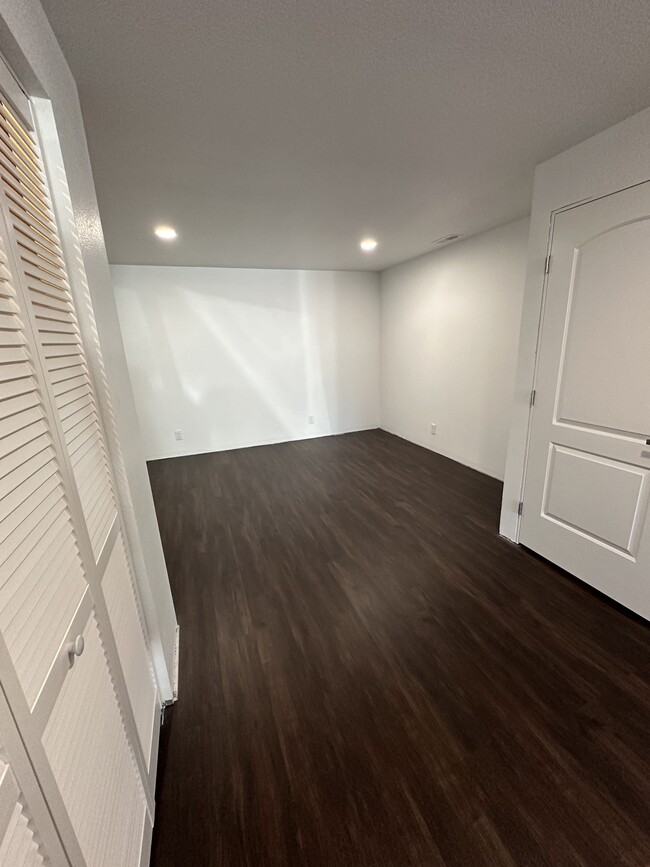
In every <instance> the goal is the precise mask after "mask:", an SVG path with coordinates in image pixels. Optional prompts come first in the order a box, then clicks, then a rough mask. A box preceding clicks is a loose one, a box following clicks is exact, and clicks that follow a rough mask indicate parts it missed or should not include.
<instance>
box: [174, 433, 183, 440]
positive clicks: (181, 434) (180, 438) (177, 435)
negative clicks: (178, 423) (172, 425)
mask: <svg viewBox="0 0 650 867" xmlns="http://www.w3.org/2000/svg"><path fill="white" fill-rule="evenodd" d="M174 439H175V440H177V441H178V440H182V439H183V431H182V430H175V431H174Z"/></svg>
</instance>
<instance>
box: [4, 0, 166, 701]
mask: <svg viewBox="0 0 650 867" xmlns="http://www.w3.org/2000/svg"><path fill="white" fill-rule="evenodd" d="M0 49H1V51H2V54H3V55H4V57H5V58H6V60H7V62H8V63H9V64H10V66H11V67H12V69H13V70H14V72H15V73H16V75H17V76H18V77H19V79H20V82H21V84H22V86H23V87H24V88H25V90H26V92H27V93H28V94H29V95H30V96H33V97H46V98H47V99H49V100H51V104H52V109H53V114H54V117H55V119H56V128H57V131H58V139H59V144H60V152H59V156H62V158H63V164H64V167H65V172H66V176H67V181H68V184H69V194H70V201H69V203H66V205H67V213H69V212H70V205H71V206H72V211H73V213H74V217H75V224H76V229H77V237H76V238H75V239H74V243H75V245H76V250H75V256H74V257H73V258H71V259H70V261H69V262H68V267H69V271H70V275H71V279H72V289H73V292H75V294H77V289H78V288H79V286H81V287H82V288H83V287H84V286H85V281H86V278H87V281H88V285H89V287H90V296H91V299H92V304H93V307H94V312H95V317H96V327H97V332H98V334H99V339H100V341H101V345H102V351H103V357H104V363H105V368H106V379H107V391H108V393H109V394H110V399H111V402H112V405H113V408H114V410H115V419H116V426H117V434H118V436H119V440H120V443H121V456H118V455H117V454H116V448H115V443H113V442H112V433H111V431H110V426H109V430H108V435H109V443H108V445H109V451H111V459H112V462H113V463H114V465H116V464H122V466H123V469H124V472H119V473H118V479H117V481H118V496H119V500H120V506H121V509H122V514H123V516H124V519H125V525H126V530H127V535H128V539H129V545H130V549H131V552H132V554H133V561H134V565H135V570H136V577H137V580H138V586H139V589H140V595H141V598H142V602H143V607H144V614H145V618H146V621H147V628H148V631H149V637H150V639H151V647H152V653H153V657H154V666H155V669H156V676H157V679H158V684H159V686H160V690H161V694H162V698H163V699H167V698H171V695H172V692H171V673H172V672H173V664H174V645H175V637H176V615H175V613H174V605H173V602H172V596H171V591H170V588H169V581H168V578H167V569H166V566H165V559H164V556H163V551H162V546H161V544H160V534H159V532H158V524H157V521H156V515H155V511H154V506H153V498H152V496H151V488H150V486H149V477H148V475H147V468H146V464H145V461H144V454H143V450H142V444H141V441H140V438H139V435H138V425H137V419H136V415H135V406H134V402H133V394H132V391H131V383H130V379H129V372H128V369H127V365H126V360H125V357H124V349H123V346H122V336H121V333H120V326H119V322H118V318H117V312H116V309H115V299H114V295H113V290H112V286H111V276H110V272H109V268H108V261H107V258H106V249H105V246H104V239H103V235H102V227H101V222H100V218H99V211H98V209H97V199H96V196H95V187H94V183H93V176H92V171H91V168H90V158H89V156H88V148H87V146H86V137H85V132H84V127H83V120H82V117H81V109H80V107H79V99H78V97H77V88H76V85H75V82H74V79H73V77H72V75H71V73H70V69H69V68H68V65H67V63H66V60H65V58H64V56H63V54H62V52H61V49H60V47H59V44H58V43H57V41H56V37H55V36H54V33H53V32H52V28H51V27H50V25H49V22H48V20H47V18H46V16H45V13H44V11H43V8H42V6H41V5H40V3H39V2H38V0H2V2H1V3H0ZM62 231H63V232H66V231H67V226H66V225H63V226H62ZM78 297H79V296H78ZM79 300H80V306H81V305H83V304H85V301H84V299H83V297H81V298H80V299H79ZM89 351H90V352H91V353H92V352H93V351H94V350H93V347H92V346H91V347H89ZM90 361H91V364H92V363H93V359H92V358H91V359H90ZM100 386H101V388H100V392H102V391H103V388H104V384H103V383H100ZM102 399H103V398H102V394H101V393H100V405H101V401H102ZM116 468H117V469H118V470H119V469H120V467H119V466H117V467H116Z"/></svg>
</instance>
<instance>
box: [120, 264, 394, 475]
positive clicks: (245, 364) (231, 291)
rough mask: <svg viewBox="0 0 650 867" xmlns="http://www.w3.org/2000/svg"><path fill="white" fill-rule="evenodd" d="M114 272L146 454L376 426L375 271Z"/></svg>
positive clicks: (156, 269) (155, 269) (144, 268)
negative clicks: (311, 420) (176, 435)
mask: <svg viewBox="0 0 650 867" xmlns="http://www.w3.org/2000/svg"><path fill="white" fill-rule="evenodd" d="M111 270H112V274H113V283H114V287H115V294H116V299H117V306H118V311H119V317H120V322H121V326H122V333H123V336H124V344H125V347H126V354H127V358H128V363H129V369H130V372H131V381H132V384H133V391H134V394H135V398H136V406H137V412H138V417H139V420H140V431H141V435H142V439H143V442H144V444H145V450H146V454H147V458H160V457H167V456H172V455H183V454H194V453H197V452H207V451H217V450H220V449H230V448H238V447H242V446H250V445H259V444H262V443H269V442H282V441H286V440H292V439H302V438H305V437H310V436H323V435H325V434H332V433H342V432H345V431H351V430H360V429H365V428H374V427H377V426H378V424H379V279H378V276H377V275H376V274H371V273H364V272H346V271H283V270H258V269H245V268H196V267H187V268H182V267H164V266H144V265H143V266H139V265H113V266H111ZM309 414H313V415H314V416H315V423H314V424H308V421H307V416H308V415H309ZM177 429H180V430H182V432H183V441H182V442H176V441H175V439H174V431H175V430H177Z"/></svg>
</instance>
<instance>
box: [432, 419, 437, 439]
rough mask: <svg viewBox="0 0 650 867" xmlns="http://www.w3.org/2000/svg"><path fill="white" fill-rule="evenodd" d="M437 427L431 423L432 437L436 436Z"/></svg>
mask: <svg viewBox="0 0 650 867" xmlns="http://www.w3.org/2000/svg"><path fill="white" fill-rule="evenodd" d="M436 427H437V425H436V424H435V423H434V422H431V435H432V436H435V435H436Z"/></svg>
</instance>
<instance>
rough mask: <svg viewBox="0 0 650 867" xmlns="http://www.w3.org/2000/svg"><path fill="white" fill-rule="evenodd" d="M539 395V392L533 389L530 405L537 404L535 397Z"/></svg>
mask: <svg viewBox="0 0 650 867" xmlns="http://www.w3.org/2000/svg"><path fill="white" fill-rule="evenodd" d="M536 396H537V392H536V391H535V389H533V390H532V391H531V393H530V405H531V406H535V398H536Z"/></svg>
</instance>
